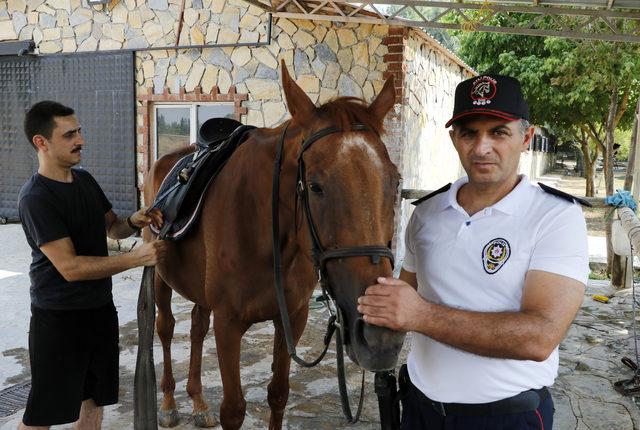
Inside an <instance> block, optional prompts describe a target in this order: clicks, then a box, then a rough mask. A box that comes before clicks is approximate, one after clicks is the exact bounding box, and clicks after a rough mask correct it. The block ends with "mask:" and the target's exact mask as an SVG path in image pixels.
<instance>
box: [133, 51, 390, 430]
mask: <svg viewBox="0 0 640 430" xmlns="http://www.w3.org/2000/svg"><path fill="white" fill-rule="evenodd" d="M282 84H283V87H284V92H285V96H286V101H287V105H288V109H289V112H290V114H291V117H292V118H291V120H289V121H287V123H285V124H283V125H281V126H280V127H278V128H275V129H269V128H261V129H254V130H252V131H250V132H249V136H248V138H247V140H246V141H245V142H244V143H243V144H242V145H241V146H240V147H239V148H238V149H237V150H236V151H235V153H234V154H233V155H232V156H231V158H230V160H229V161H228V163H227V165H226V166H225V168H224V169H223V170H222V171H221V173H220V175H219V176H218V177H217V178H216V180H215V182H214V183H213V184H212V185H211V186H210V187H209V189H208V190H207V192H206V195H205V200H204V202H203V206H202V214H201V216H200V219H199V221H198V222H197V225H196V226H195V227H193V230H192V231H191V232H190V233H189V234H188V235H187V236H186V237H185V238H183V239H182V240H180V241H177V242H171V243H170V246H169V251H168V255H167V258H166V260H165V262H164V263H163V264H160V265H158V266H157V268H156V277H155V291H156V305H157V310H158V314H157V320H156V328H157V332H158V335H159V337H160V340H161V341H162V349H163V358H164V373H163V375H162V379H161V382H160V386H161V389H162V391H163V393H164V398H163V400H162V405H161V407H160V411H159V419H160V424H161V425H163V426H172V425H176V424H177V419H178V413H177V408H176V402H175V398H174V395H173V393H174V389H175V380H174V378H173V374H172V369H171V338H172V337H173V329H174V318H173V315H172V313H171V306H170V300H171V294H172V290H175V291H176V292H177V293H179V294H180V295H182V296H183V297H185V298H187V299H189V300H191V301H193V302H194V303H195V306H194V308H193V311H192V313H191V318H192V323H191V360H190V368H189V379H188V383H187V392H188V394H189V396H190V397H191V399H192V401H193V408H194V412H193V414H194V419H195V422H196V425H199V426H212V425H214V424H215V421H214V416H213V414H212V413H211V411H210V409H209V407H208V405H207V403H206V402H205V401H204V399H203V397H202V384H201V379H200V371H201V363H202V343H203V339H204V336H205V334H206V333H207V331H208V330H209V323H210V322H209V317H210V314H211V312H213V320H214V324H213V330H214V334H215V340H216V346H217V353H218V362H219V366H220V374H221V376H222V384H223V399H222V403H221V406H220V421H221V424H222V427H223V428H224V429H225V430H227V429H238V428H240V426H241V425H242V422H243V420H244V416H245V408H246V402H245V400H244V397H243V394H242V387H241V383H240V340H241V337H242V336H243V334H244V333H245V331H246V330H247V329H248V328H249V327H250V326H251V325H252V324H254V323H257V322H261V321H266V320H272V321H273V323H274V326H275V338H274V343H273V345H274V346H273V364H272V371H273V378H272V380H271V383H270V384H269V386H268V403H269V406H270V408H271V418H270V422H269V428H270V429H280V428H281V427H282V419H283V413H284V409H285V406H286V403H287V399H288V395H289V367H290V363H291V358H290V356H289V354H288V353H287V346H286V343H285V338H284V332H283V326H282V321H281V317H280V314H279V311H278V305H277V301H276V293H275V289H274V263H273V254H274V253H273V251H272V238H271V229H272V225H271V220H272V216H271V205H272V190H271V183H272V177H273V173H274V160H275V156H276V151H277V148H278V146H279V145H280V140H281V136H282V135H283V130H284V127H287V129H286V133H285V134H284V136H285V137H284V146H283V148H284V149H283V151H284V152H283V159H282V170H281V181H280V189H279V231H280V244H281V249H282V253H281V254H282V279H283V283H284V289H285V294H286V302H287V309H288V312H289V315H290V320H291V327H292V333H293V338H294V342H295V343H297V342H298V340H299V338H300V336H301V335H302V333H303V330H304V328H305V325H306V321H307V314H308V310H309V308H308V305H309V299H310V297H311V294H312V292H313V289H314V287H315V286H316V285H317V283H318V277H317V271H316V270H315V269H314V263H313V261H314V260H313V255H312V252H311V248H312V238H311V237H310V236H311V235H310V232H309V228H308V226H307V224H306V223H305V222H304V219H303V216H304V215H303V212H304V211H305V210H309V211H310V212H311V213H312V215H313V219H314V222H315V224H316V225H315V227H316V229H317V235H318V236H319V238H320V240H321V241H322V242H323V245H324V247H325V248H326V249H328V250H332V249H338V248H345V247H354V246H358V245H377V246H379V247H380V246H387V245H388V244H389V243H390V241H391V239H392V236H393V220H394V205H395V201H396V193H397V188H398V183H399V175H398V172H397V169H396V167H395V166H394V165H393V164H392V163H391V161H390V159H389V155H388V153H387V150H386V148H385V146H384V144H383V142H382V140H381V139H380V135H381V134H382V132H383V128H382V123H383V119H384V117H385V115H386V114H387V112H388V111H389V109H391V107H392V106H393V104H394V101H395V91H394V86H393V82H392V81H387V82H386V83H385V86H384V87H383V89H382V91H381V92H380V94H379V95H378V97H377V98H376V99H375V101H373V103H371V105H369V106H367V105H366V104H365V103H364V102H362V101H361V100H358V99H353V98H341V99H337V100H334V101H331V102H329V103H327V104H325V105H323V106H321V107H319V108H316V107H315V106H314V104H313V103H312V102H311V100H310V99H309V97H308V96H307V95H306V94H305V93H304V91H303V90H302V89H301V88H300V87H298V85H296V83H295V82H294V81H293V80H292V79H291V77H290V76H289V73H288V71H287V69H286V67H285V66H284V63H283V64H282ZM354 124H359V126H358V127H355V128H354ZM363 126H364V127H363ZM326 127H339V128H340V131H339V132H334V133H332V134H329V135H327V136H324V137H321V138H320V139H318V140H317V142H316V143H315V144H314V145H313V146H311V147H309V148H308V149H307V150H306V151H305V152H304V163H305V173H304V176H305V177H304V178H302V179H304V181H303V183H305V184H307V188H308V189H307V190H306V192H308V209H305V208H304V207H303V205H302V204H301V200H300V198H298V197H297V193H296V191H297V188H296V187H297V170H298V156H299V154H300V152H301V144H302V142H303V140H304V139H306V138H307V137H309V136H310V135H312V134H313V133H314V132H317V131H318V130H321V129H323V128H326ZM365 127H366V129H365ZM192 151H193V147H187V148H184V149H180V150H178V151H176V152H174V153H171V154H169V155H167V156H164V157H162V158H161V159H160V160H158V161H157V162H156V163H155V164H154V166H153V168H152V170H151V172H150V175H149V178H148V184H149V186H147V187H145V199H146V201H147V202H151V201H153V200H154V196H155V194H156V193H157V190H158V189H159V186H160V183H161V182H162V179H163V178H164V177H165V175H166V174H167V172H168V171H169V170H170V169H171V167H172V166H173V165H174V164H175V163H176V162H177V160H179V159H180V158H182V157H184V156H185V155H187V154H189V153H190V152H192ZM304 206H306V205H304ZM326 271H327V275H328V276H329V278H330V289H331V290H332V292H333V295H334V297H335V299H336V303H337V305H338V307H339V309H340V310H341V312H342V315H343V318H344V323H345V325H346V326H347V327H348V328H349V330H348V339H346V340H345V344H348V349H347V350H348V353H349V356H350V358H351V359H352V360H353V361H354V362H356V363H358V364H359V365H360V366H361V367H363V368H365V369H368V370H384V369H392V368H393V367H394V366H395V364H396V361H397V356H398V353H399V351H400V348H401V346H402V341H403V335H402V334H400V333H395V332H391V331H389V330H386V329H381V328H378V327H373V326H369V325H367V324H365V323H364V322H363V321H362V319H361V315H360V314H359V313H358V312H357V310H356V300H357V298H358V297H359V296H360V295H362V294H363V292H364V289H365V288H366V287H367V286H368V285H370V284H372V283H374V280H375V279H376V277H378V276H387V275H390V274H391V272H392V267H391V263H390V261H389V260H388V259H381V261H380V262H379V263H378V264H372V258H369V257H364V256H355V257H352V258H334V259H332V260H330V261H329V262H328V263H327V265H326Z"/></svg>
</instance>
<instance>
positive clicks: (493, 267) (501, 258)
mask: <svg viewBox="0 0 640 430" xmlns="http://www.w3.org/2000/svg"><path fill="white" fill-rule="evenodd" d="M510 256H511V245H509V242H507V241H506V239H502V238H496V239H492V240H490V241H489V243H487V244H486V245H485V246H484V248H483V250H482V265H483V267H484V271H485V272H487V273H488V274H489V275H493V274H494V273H496V272H497V271H498V270H500V268H501V267H502V266H504V264H505V263H506V262H507V260H508V259H509V257H510Z"/></svg>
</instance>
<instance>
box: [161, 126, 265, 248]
mask: <svg viewBox="0 0 640 430" xmlns="http://www.w3.org/2000/svg"><path fill="white" fill-rule="evenodd" d="M254 128H255V127H253V126H249V125H243V124H242V123H240V122H238V121H236V120H233V119H229V118H211V119H208V120H207V121H205V122H204V123H203V124H202V125H201V126H200V129H199V130H198V137H197V140H196V146H197V148H198V150H197V151H196V152H195V153H193V154H189V155H187V156H185V157H183V158H181V159H180V160H179V161H178V162H177V163H176V164H175V165H174V166H173V168H172V169H171V171H170V172H169V173H168V174H167V176H166V177H165V178H164V180H163V181H162V184H161V185H160V189H159V190H158V194H157V195H156V199H155V201H154V202H153V205H152V206H151V207H150V209H151V208H158V209H160V211H161V212H162V215H163V218H164V225H163V226H162V229H160V230H158V229H156V228H155V227H153V226H150V228H151V230H152V231H153V232H154V233H155V234H157V235H158V237H159V238H161V239H167V240H178V239H180V238H182V237H183V236H184V235H185V234H187V233H188V232H189V230H190V229H191V227H192V226H193V224H194V222H195V221H196V220H197V219H198V216H199V215H200V209H201V207H202V200H203V196H204V194H205V192H206V190H207V189H208V188H209V185H210V184H211V182H213V180H214V179H215V178H216V176H217V175H218V174H219V173H220V171H221V170H222V168H223V167H224V165H225V164H226V163H227V161H229V158H230V157H231V154H233V152H234V151H235V150H236V149H237V148H238V147H239V146H240V145H241V144H242V143H243V142H244V140H245V139H246V137H247V136H246V133H247V132H248V131H249V130H252V129H254Z"/></svg>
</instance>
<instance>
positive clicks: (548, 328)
mask: <svg viewBox="0 0 640 430" xmlns="http://www.w3.org/2000/svg"><path fill="white" fill-rule="evenodd" d="M423 306H424V308H425V309H424V312H423V313H422V315H423V317H422V318H421V319H419V320H418V321H416V327H415V330H413V331H417V332H419V333H422V334H424V335H426V336H429V337H430V338H432V339H434V340H437V341H438V342H442V343H446V344H448V345H450V346H453V347H455V348H458V349H462V350H464V351H468V352H472V353H474V354H478V355H483V356H487V357H496V358H512V359H517V360H535V361H542V360H545V359H546V358H547V357H548V356H549V354H551V352H552V351H553V349H554V348H555V347H556V346H557V344H558V343H559V339H558V337H557V336H556V335H555V334H554V332H555V330H554V327H553V324H552V322H550V321H548V320H547V319H546V318H544V317H543V316H541V315H536V314H533V313H527V312H474V311H466V310H461V309H454V308H450V307H447V306H443V305H437V304H434V303H430V302H426V301H425V302H424V304H423Z"/></svg>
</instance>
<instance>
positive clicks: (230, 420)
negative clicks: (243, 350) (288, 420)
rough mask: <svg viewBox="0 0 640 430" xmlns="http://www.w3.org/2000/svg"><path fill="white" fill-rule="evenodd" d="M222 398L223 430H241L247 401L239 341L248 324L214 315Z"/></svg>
mask: <svg viewBox="0 0 640 430" xmlns="http://www.w3.org/2000/svg"><path fill="white" fill-rule="evenodd" d="M213 320H214V323H213V330H214V333H215V337H216V348H217V350H218V365H219V367H220V376H221V377H222V389H223V392H224V394H223V397H222V403H221V405H220V423H221V424H222V428H223V429H224V430H238V429H239V428H240V427H241V426H242V422H243V421H244V415H245V412H246V408H247V402H246V400H245V399H244V396H243V394H242V385H241V383H240V341H241V339H242V336H243V335H244V333H245V332H246V331H247V329H248V328H249V326H248V325H247V324H244V323H242V322H240V321H238V320H237V319H234V318H233V317H232V316H221V315H220V314H216V313H214V314H213Z"/></svg>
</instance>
